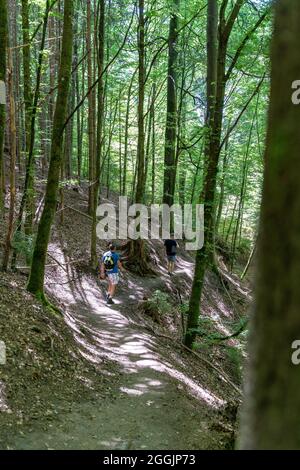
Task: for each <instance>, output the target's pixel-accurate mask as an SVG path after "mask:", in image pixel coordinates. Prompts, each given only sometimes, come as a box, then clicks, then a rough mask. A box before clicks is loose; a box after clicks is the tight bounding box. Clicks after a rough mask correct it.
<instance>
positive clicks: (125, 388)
mask: <svg viewBox="0 0 300 470" xmlns="http://www.w3.org/2000/svg"><path fill="white" fill-rule="evenodd" d="M116 197H117V196H116V195H112V196H111V197H110V200H112V202H116ZM65 205H66V207H65V210H64V211H63V215H64V220H61V213H59V214H58V215H57V221H56V226H55V229H54V231H53V235H52V240H51V244H50V246H49V254H50V256H49V259H48V263H49V267H48V268H47V276H46V288H47V289H46V290H47V295H48V296H49V298H50V299H51V301H52V302H53V303H55V304H56V305H57V306H58V307H59V308H60V309H61V312H62V313H63V318H60V317H56V316H54V315H53V313H51V312H49V310H46V309H45V308H44V307H42V306H41V305H40V304H39V303H38V302H37V301H35V300H33V299H32V297H31V296H30V295H29V294H28V293H26V290H25V283H26V277H25V275H24V274H26V269H25V268H24V266H25V265H24V264H22V263H24V261H23V262H21V261H20V262H19V265H20V263H21V264H22V269H21V270H20V271H21V274H14V275H13V274H9V275H3V274H1V277H0V308H1V315H3V316H5V318H6V321H5V322H1V324H2V326H1V332H0V338H1V339H2V340H4V341H5V342H6V345H7V365H6V366H1V367H0V374H1V382H0V394H1V395H0V410H1V413H0V422H1V426H0V429H1V431H0V447H1V448H2V449H6V448H9V449H154V448H155V449H183V448H184V449H219V448H232V447H233V445H234V438H235V429H236V426H237V423H236V417H237V411H238V407H239V404H240V394H239V393H238V391H239V388H240V384H241V370H242V363H241V360H243V358H244V356H245V354H244V339H243V338H242V339H241V338H239V339H236V338H234V339H231V340H229V341H227V342H226V343H224V344H223V343H217V342H215V343H212V342H208V340H207V339H206V338H205V337H204V336H203V337H202V338H201V337H200V338H199V344H198V348H197V352H196V354H191V353H189V352H188V351H186V350H184V349H183V348H182V346H181V345H180V339H181V336H182V318H183V315H184V306H185V305H186V301H187V299H188V295H189V290H190V287H191V283H192V275H193V257H192V255H191V254H188V253H186V252H185V251H184V249H183V245H182V246H180V251H179V259H178V265H177V268H176V273H175V276H174V277H173V278H170V277H169V276H168V275H167V271H166V267H165V259H164V248H163V244H162V242H159V241H156V242H151V243H150V244H149V250H150V254H151V257H152V260H153V264H154V267H155V270H156V272H157V276H155V277H147V278H141V277H138V276H136V275H134V274H132V273H129V272H126V273H125V275H124V277H123V279H122V280H121V284H120V288H119V291H118V295H117V297H116V304H115V305H114V306H107V305H106V304H105V299H104V294H105V283H103V282H100V281H99V280H98V279H97V278H96V276H95V274H94V273H92V272H91V270H90V268H89V267H88V259H89V256H88V251H89V234H90V220H89V219H88V218H87V217H85V216H84V215H83V214H86V213H87V196H86V192H85V191H79V192H77V191H74V189H73V188H70V189H68V190H66V191H65ZM67 206H68V207H67ZM70 207H72V208H73V209H74V208H75V209H77V210H78V211H79V212H75V211H74V210H71V209H70ZM1 233H3V231H1ZM104 248H105V244H104V243H103V244H99V254H100V253H101V252H103V250H104ZM225 267H226V266H225V264H223V268H224V269H225ZM226 278H227V280H226ZM224 279H225V281H224ZM224 279H223V281H222V282H221V281H220V279H219V278H218V277H217V276H216V275H215V274H212V273H209V274H208V276H207V280H206V286H205V293H204V296H205V298H204V311H203V312H202V320H201V322H202V323H203V325H205V331H212V332H218V333H219V334H220V335H225V336H227V335H230V334H231V333H232V329H233V325H234V324H235V322H238V321H239V320H240V318H241V317H242V316H243V315H244V313H245V311H246V309H247V305H248V301H249V295H250V294H249V291H248V289H246V288H245V286H242V285H241V284H240V282H239V281H238V278H237V277H235V276H234V275H229V273H225V277H224ZM224 283H225V285H224ZM157 292H160V293H163V294H164V295H165V296H166V297H163V298H164V299H166V298H167V299H168V300H167V304H168V307H167V304H166V303H165V304H163V305H162V309H161V310H160V308H159V305H158V308H157V309H153V308H151V307H152V306H153V300H152V298H153V294H154V293H157ZM163 310H164V311H163ZM235 351H240V354H239V356H237V355H236V353H235ZM241 358H242V359H241Z"/></svg>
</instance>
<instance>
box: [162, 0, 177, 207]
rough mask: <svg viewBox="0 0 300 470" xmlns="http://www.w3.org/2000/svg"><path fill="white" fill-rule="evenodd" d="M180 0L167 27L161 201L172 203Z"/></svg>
mask: <svg viewBox="0 0 300 470" xmlns="http://www.w3.org/2000/svg"><path fill="white" fill-rule="evenodd" d="M179 5H180V0H173V3H172V9H173V11H172V14H171V20H170V28H169V59H168V91H167V123H166V134H165V161H164V195H163V203H164V204H168V205H169V206H172V205H173V202H174V194H175V182H176V134H177V89H176V87H177V66H178V64H177V58H178V52H177V47H176V46H177V39H178V32H177V30H178V13H179Z"/></svg>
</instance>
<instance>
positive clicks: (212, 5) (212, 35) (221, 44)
mask: <svg viewBox="0 0 300 470" xmlns="http://www.w3.org/2000/svg"><path fill="white" fill-rule="evenodd" d="M244 1H245V0H236V3H235V4H234V6H233V8H232V11H231V14H230V15H229V17H228V19H227V21H226V20H225V10H226V6H227V1H226V0H223V2H222V6H221V10H220V19H219V28H218V30H219V31H218V55H217V67H216V66H215V63H214V62H213V61H214V60H215V58H216V51H215V45H216V35H217V21H216V15H217V12H218V4H217V0H209V2H208V15H207V66H208V71H207V82H208V83H207V95H208V96H207V122H208V124H209V126H208V142H207V144H206V155H207V161H206V163H205V175H204V191H203V196H204V245H203V247H202V248H201V249H200V250H198V251H197V254H196V263H195V273H194V279H193V285H192V292H191V297H190V302H189V311H188V321H187V329H186V335H185V344H186V345H187V346H188V347H191V346H192V344H193V342H194V340H195V337H196V331H197V328H198V322H199V313H200V305H201V295H202V290H203V284H204V276H205V272H206V268H207V266H208V265H209V263H211V262H212V261H213V253H214V233H215V232H214V230H215V192H216V182H217V173H218V163H219V154H220V144H221V132H222V121H223V110H224V96H225V87H226V69H225V66H226V53H227V46H228V41H229V37H230V34H231V32H232V28H233V26H234V23H235V21H236V18H237V17H238V14H239V11H240V9H241V7H242V5H243V3H244ZM215 69H216V71H217V74H216V81H215V83H216V87H215V96H213V95H211V93H212V90H211V88H212V86H213V82H212V81H211V80H213V81H214V80H215V79H214V73H215ZM212 108H213V109H212Z"/></svg>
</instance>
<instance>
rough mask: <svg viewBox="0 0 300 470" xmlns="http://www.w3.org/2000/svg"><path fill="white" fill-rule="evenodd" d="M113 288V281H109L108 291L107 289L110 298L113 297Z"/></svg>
mask: <svg viewBox="0 0 300 470" xmlns="http://www.w3.org/2000/svg"><path fill="white" fill-rule="evenodd" d="M112 287H113V285H112V282H111V280H110V279H109V280H108V289H107V293H108V295H109V296H110V297H111V291H112Z"/></svg>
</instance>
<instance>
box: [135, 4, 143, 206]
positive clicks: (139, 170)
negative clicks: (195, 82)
mask: <svg viewBox="0 0 300 470" xmlns="http://www.w3.org/2000/svg"><path fill="white" fill-rule="evenodd" d="M138 51H139V97H138V146H137V186H136V192H135V202H136V203H142V202H143V200H144V192H145V187H144V186H145V185H144V183H145V122H144V121H145V117H144V102H145V16H144V0H139V30H138Z"/></svg>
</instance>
